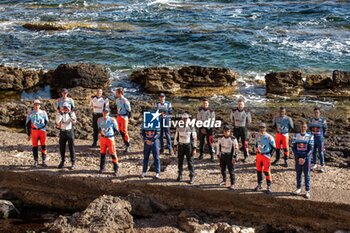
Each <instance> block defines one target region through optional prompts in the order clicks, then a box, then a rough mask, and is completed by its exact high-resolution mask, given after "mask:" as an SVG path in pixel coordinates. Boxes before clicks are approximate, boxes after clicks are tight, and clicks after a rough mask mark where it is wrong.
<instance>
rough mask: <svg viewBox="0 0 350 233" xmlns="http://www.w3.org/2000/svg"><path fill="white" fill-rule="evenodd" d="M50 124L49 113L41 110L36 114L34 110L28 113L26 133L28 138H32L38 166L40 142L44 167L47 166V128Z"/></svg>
mask: <svg viewBox="0 0 350 233" xmlns="http://www.w3.org/2000/svg"><path fill="white" fill-rule="evenodd" d="M48 123H49V118H48V116H47V113H46V112H45V111H44V110H39V111H38V112H36V111H35V110H32V111H31V112H29V113H28V115H27V119H26V133H27V135H28V136H31V140H32V147H33V148H32V149H33V156H34V161H35V163H36V164H37V162H38V142H39V140H40V146H41V154H42V160H43V166H45V165H46V163H45V160H46V154H47V151H46V126H47V125H48Z"/></svg>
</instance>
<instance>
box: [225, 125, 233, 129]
mask: <svg viewBox="0 0 350 233" xmlns="http://www.w3.org/2000/svg"><path fill="white" fill-rule="evenodd" d="M223 129H224V130H231V128H230V126H229V125H224V127H223Z"/></svg>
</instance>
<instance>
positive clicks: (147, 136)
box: [141, 129, 160, 174]
mask: <svg viewBox="0 0 350 233" xmlns="http://www.w3.org/2000/svg"><path fill="white" fill-rule="evenodd" d="M141 136H142V139H143V141H144V143H143V170H142V172H143V173H146V172H147V168H148V160H149V156H150V154H151V151H152V155H153V160H154V165H155V167H156V173H158V174H159V173H160V159H159V146H158V141H159V140H158V139H159V132H158V131H157V130H155V129H143V130H142V131H141ZM146 141H151V142H152V144H151V145H148V144H147V143H146Z"/></svg>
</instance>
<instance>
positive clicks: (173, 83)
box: [130, 66, 237, 94]
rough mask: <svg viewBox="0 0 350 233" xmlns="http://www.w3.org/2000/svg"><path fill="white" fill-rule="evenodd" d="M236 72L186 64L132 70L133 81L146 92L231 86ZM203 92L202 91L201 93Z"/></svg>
mask: <svg viewBox="0 0 350 233" xmlns="http://www.w3.org/2000/svg"><path fill="white" fill-rule="evenodd" d="M236 78H237V74H236V73H235V72H234V71H233V70H230V69H226V68H211V67H200V66H188V67H183V68H181V69H171V68H167V67H151V68H146V69H142V70H138V71H134V72H133V73H132V74H131V75H130V79H131V81H133V82H136V83H139V84H141V85H142V86H143V87H144V88H145V90H146V91H147V92H151V93H160V92H165V93H169V94H179V93H181V92H184V91H185V89H193V88H200V87H202V88H203V87H211V88H213V87H227V86H231V85H232V84H233V83H234V81H235V80H236ZM202 94H203V93H202Z"/></svg>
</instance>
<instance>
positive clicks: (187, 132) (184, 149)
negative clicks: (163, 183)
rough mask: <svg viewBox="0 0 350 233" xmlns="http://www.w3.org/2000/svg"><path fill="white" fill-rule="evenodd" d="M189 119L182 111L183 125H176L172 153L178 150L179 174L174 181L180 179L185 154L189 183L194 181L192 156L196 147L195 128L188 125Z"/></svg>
mask: <svg viewBox="0 0 350 233" xmlns="http://www.w3.org/2000/svg"><path fill="white" fill-rule="evenodd" d="M188 121H189V115H188V114H187V113H184V114H183V115H182V122H183V123H184V124H183V127H180V126H178V127H177V128H176V133H175V138H174V153H175V154H176V153H177V152H178V169H179V175H178V177H177V179H176V181H181V180H182V173H183V162H184V158H185V156H186V160H187V164H188V170H189V171H190V181H189V183H190V184H193V183H194V177H195V173H194V164H193V157H194V156H195V155H196V149H197V133H196V130H195V128H192V127H189V126H188V125H186V124H187V122H188Z"/></svg>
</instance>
